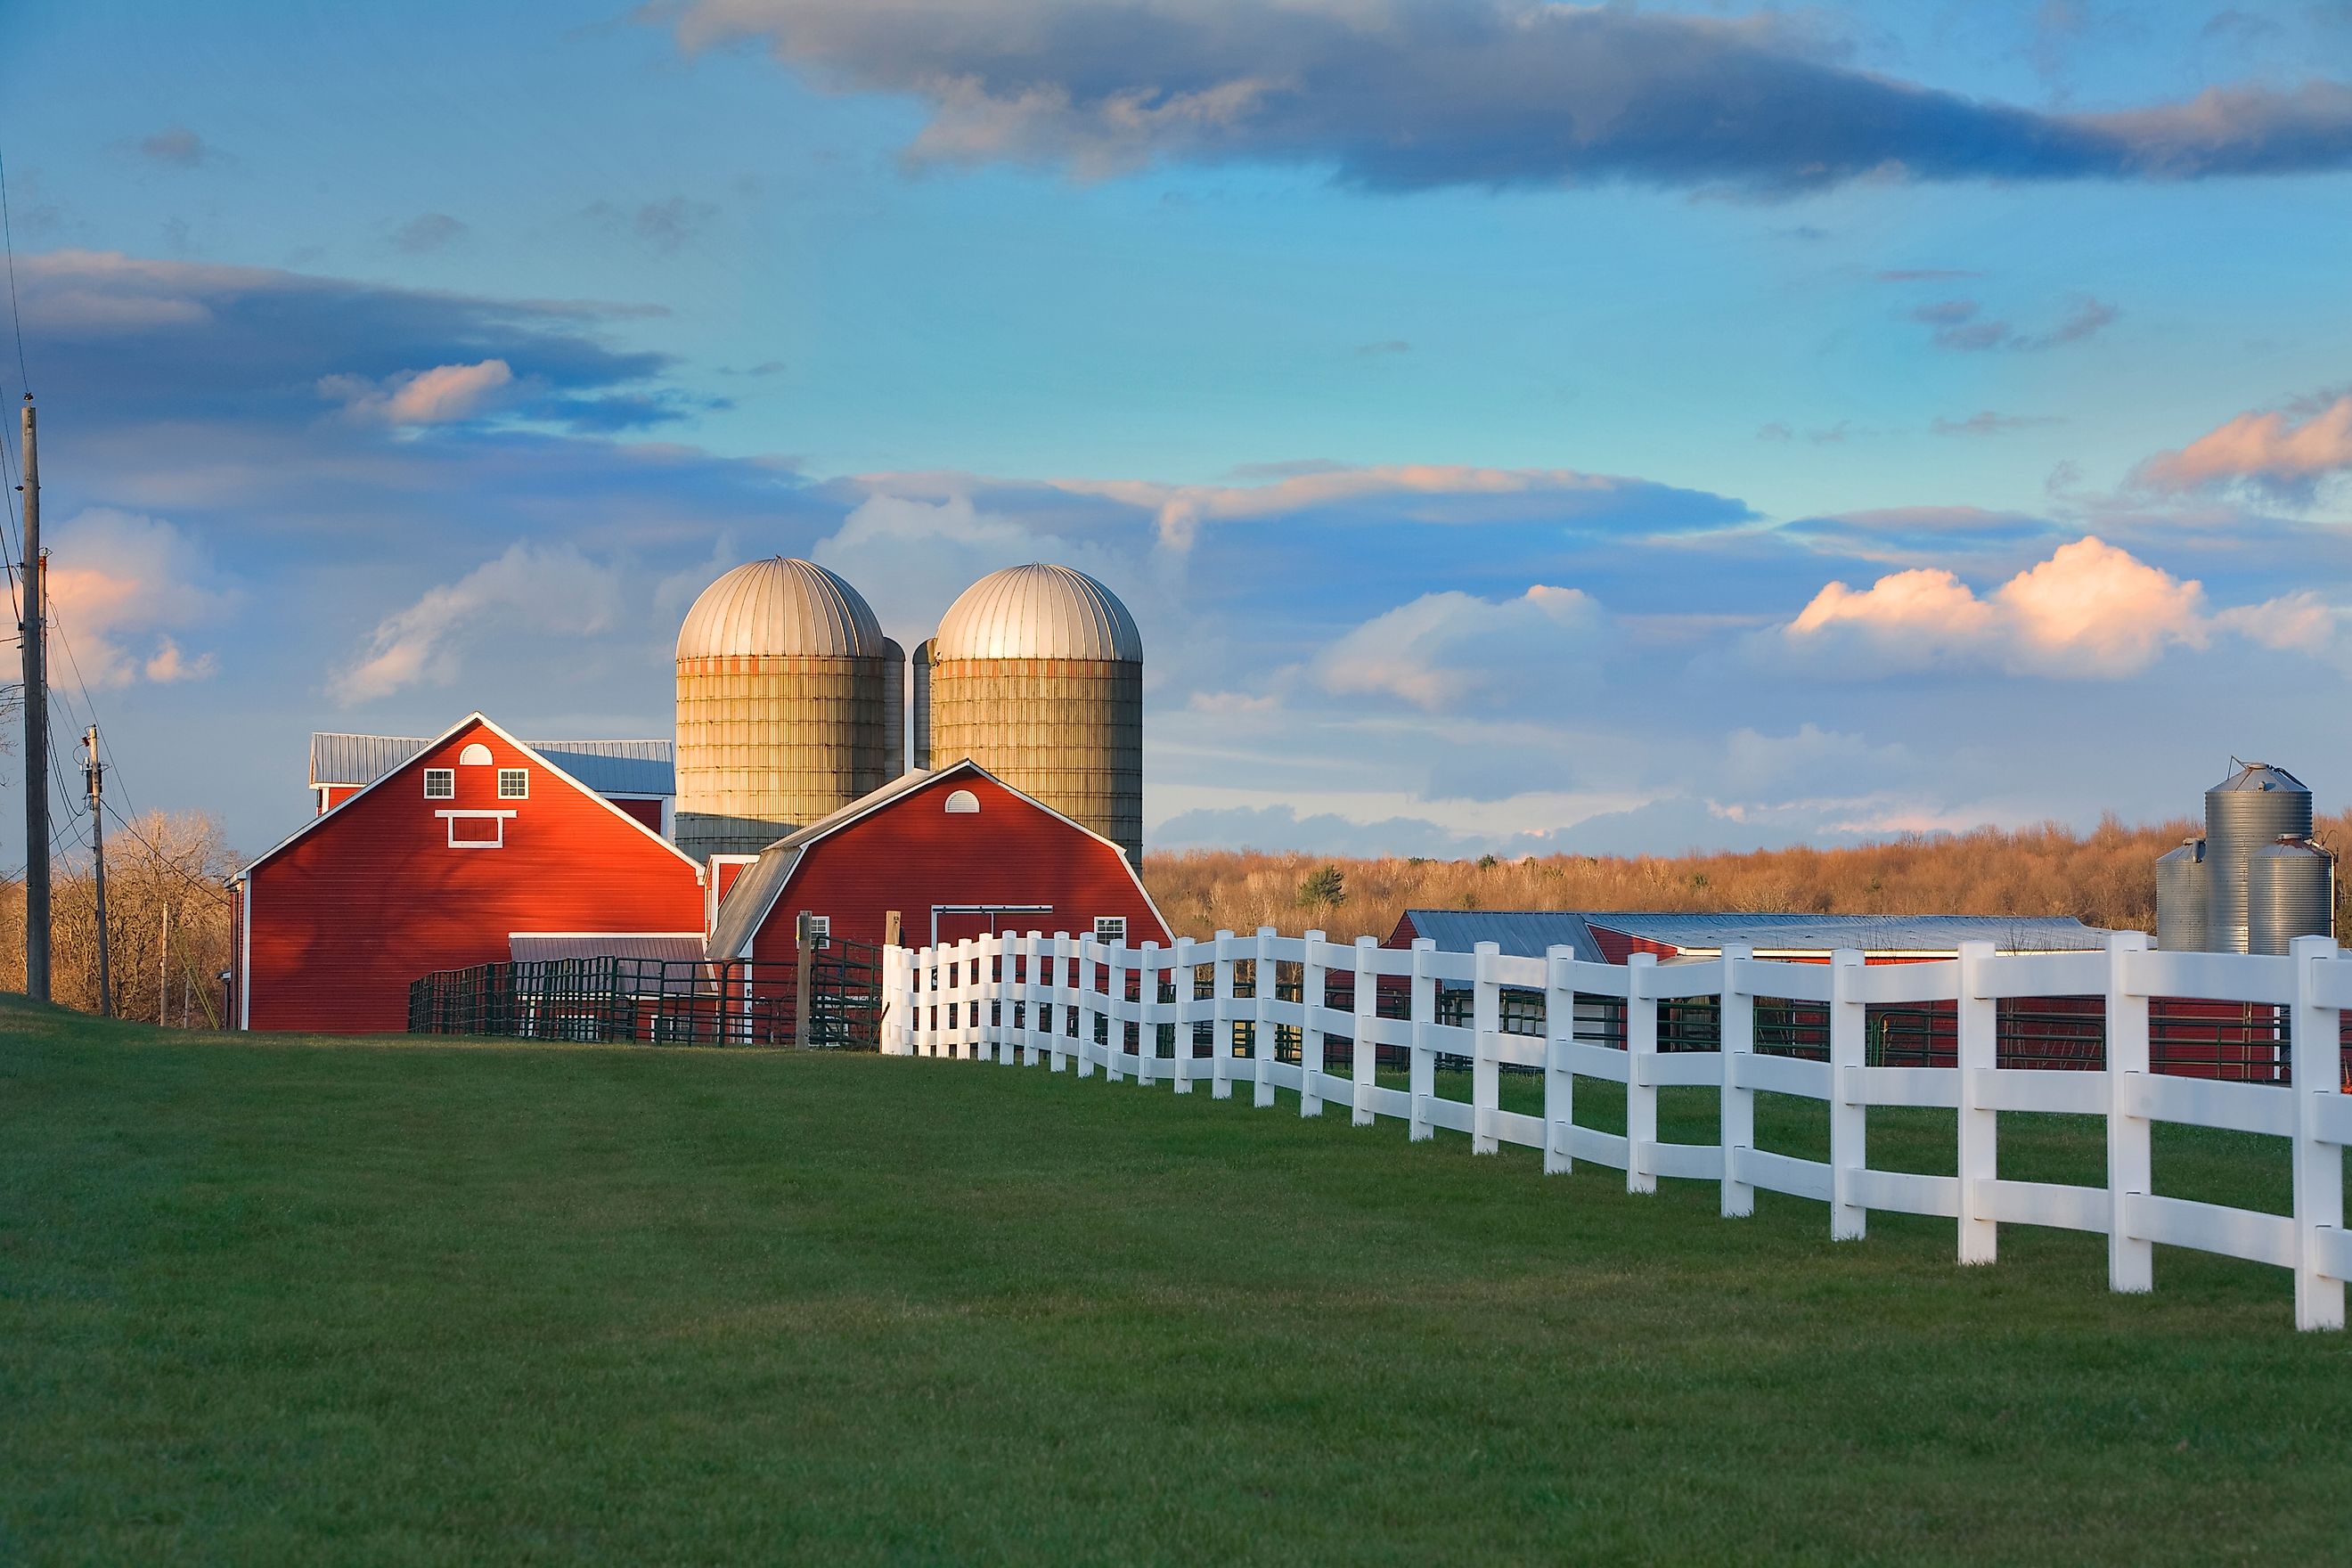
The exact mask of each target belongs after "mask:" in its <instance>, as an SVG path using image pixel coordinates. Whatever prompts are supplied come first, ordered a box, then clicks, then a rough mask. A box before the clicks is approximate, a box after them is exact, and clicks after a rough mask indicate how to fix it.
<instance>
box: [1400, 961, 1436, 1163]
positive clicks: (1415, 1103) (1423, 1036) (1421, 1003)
mask: <svg viewBox="0 0 2352 1568" xmlns="http://www.w3.org/2000/svg"><path fill="white" fill-rule="evenodd" d="M1435 952H1437V943H1436V942H1435V941H1434V940H1433V939H1432V938H1430V937H1425V936H1424V937H1420V938H1416V939H1415V940H1414V942H1413V944H1412V1081H1411V1082H1410V1083H1409V1084H1407V1085H1406V1089H1407V1091H1408V1097H1409V1098H1410V1099H1411V1100H1412V1122H1411V1129H1412V1131H1411V1133H1410V1135H1409V1136H1410V1139H1411V1141H1412V1142H1415V1143H1418V1142H1421V1141H1422V1140H1423V1139H1424V1138H1433V1137H1435V1136H1436V1135H1437V1129H1436V1128H1435V1127H1434V1126H1433V1125H1431V1123H1430V1120H1429V1102H1430V1101H1431V1100H1434V1099H1436V1098H1437V1036H1436V1034H1435V1033H1434V1031H1435V1029H1436V1026H1437V976H1436V975H1434V974H1433V973H1430V970H1431V967H1432V965H1433V963H1434V962H1435V960H1434V959H1433V956H1432V955H1433V954H1434V953H1435Z"/></svg>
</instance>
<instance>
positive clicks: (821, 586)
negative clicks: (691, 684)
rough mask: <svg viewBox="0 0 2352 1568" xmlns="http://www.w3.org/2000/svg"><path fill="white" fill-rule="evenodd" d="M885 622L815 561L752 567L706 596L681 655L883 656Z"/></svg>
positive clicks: (690, 617) (682, 632) (690, 616)
mask: <svg viewBox="0 0 2352 1568" xmlns="http://www.w3.org/2000/svg"><path fill="white" fill-rule="evenodd" d="M883 653H884V648H883V646H882V623H881V622H879V621H877V620H876V619H875V618H874V611H873V608H872V606H870V605H867V604H866V600H865V599H864V597H863V596H861V595H859V594H858V592H857V590H856V589H855V588H853V587H851V586H850V585H849V584H847V583H845V582H843V581H842V580H841V579H840V578H839V577H836V576H835V575H834V574H832V573H830V572H828V571H826V570H825V569H824V567H822V566H820V565H818V564H817V563H815V562H814V561H800V560H793V559H788V558H787V557H784V556H782V555H772V556H770V557H768V558H767V559H766V560H764V561H747V562H745V563H743V564H742V565H740V566H738V567H736V568H735V570H733V571H732V572H730V573H728V574H726V575H725V576H723V577H721V578H719V581H717V582H716V583H713V584H710V586H709V587H708V588H705V589H704V590H703V591H702V595H701V597H699V598H698V599H696V600H695V601H694V607H693V608H692V609H690V610H688V611H687V613H686V622H685V624H684V625H683V626H679V627H678V629H677V657H678V658H719V657H725V656H728V655H735V654H743V655H753V656H760V655H769V656H773V655H789V654H801V655H811V656H814V657H817V658H880V657H882V655H883Z"/></svg>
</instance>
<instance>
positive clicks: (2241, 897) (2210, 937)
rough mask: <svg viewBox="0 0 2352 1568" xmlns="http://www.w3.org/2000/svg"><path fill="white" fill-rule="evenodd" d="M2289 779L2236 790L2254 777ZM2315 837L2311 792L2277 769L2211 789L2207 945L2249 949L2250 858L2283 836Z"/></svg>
mask: <svg viewBox="0 0 2352 1568" xmlns="http://www.w3.org/2000/svg"><path fill="white" fill-rule="evenodd" d="M2259 777H2270V778H2276V779H2280V780H2284V781H2285V782H2284V783H2283V784H2280V785H2279V786H2278V787H2275V788H2269V789H2262V788H2243V787H2240V788H2232V787H2231V785H2232V784H2244V783H2245V782H2247V781H2248V780H2249V779H2250V778H2259ZM2308 837H2311V792H2310V791H2309V790H2307V789H2305V788H2304V787H2303V786H2302V785H2301V784H2297V783H2294V781H2293V778H2292V775H2289V774H2284V773H2279V772H2278V771H2277V770H2275V769H2266V768H2249V769H2245V770H2243V771H2242V772H2241V773H2237V774H2235V775H2233V776H2232V777H2231V780H2229V781H2228V782H2227V783H2224V784H2221V785H2220V786H2218V787H2216V788H2213V789H2209V790H2207V791H2206V792H2205V892H2206V913H2205V943H2206V946H2207V947H2208V948H2210V949H2211V950H2212V951H2214V952H2247V951H2248V947H2247V929H2246V862H2247V860H2248V859H2249V858H2251V857H2252V855H2253V853H2254V851H2256V850H2257V849H2263V848H2266V847H2269V846H2271V845H2273V844H2276V843H2277V842H2278V841H2279V840H2280V839H2282V838H2308Z"/></svg>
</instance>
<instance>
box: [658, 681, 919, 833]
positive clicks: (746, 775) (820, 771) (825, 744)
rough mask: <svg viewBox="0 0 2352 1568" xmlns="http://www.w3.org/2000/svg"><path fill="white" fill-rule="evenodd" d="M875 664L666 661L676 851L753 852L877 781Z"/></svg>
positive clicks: (880, 692)
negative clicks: (671, 666)
mask: <svg viewBox="0 0 2352 1568" xmlns="http://www.w3.org/2000/svg"><path fill="white" fill-rule="evenodd" d="M885 663H886V661H885V660H884V659H882V658H877V657H866V658H838V657H819V656H813V655H799V656H785V657H775V656H766V657H762V656H755V655H748V654H738V655H725V656H720V657H716V658H682V659H680V660H678V661H677V844H678V847H679V848H681V849H683V850H685V851H686V852H687V853H688V854H689V855H693V856H696V857H698V858H699V857H702V856H706V855H712V854H743V855H748V854H755V853H757V852H758V851H759V850H761V849H762V848H765V847H767V846H768V845H769V844H772V843H773V842H774V841H775V840H776V839H778V838H780V837H782V836H783V835H784V834H786V833H788V832H790V831H792V829H793V828H794V827H798V826H803V825H805V824H807V823H810V822H814V821H815V820H816V819H817V818H818V817H820V816H825V815H826V814H827V813H829V812H833V811H835V810H838V809H839V808H840V807H842V806H844V805H847V804H849V802H851V801H853V800H855V799H856V798H857V797H858V796H859V795H865V794H866V793H867V792H869V791H871V790H875V789H879V788H880V787H881V786H882V784H884V783H885V782H886V780H885V777H884V773H883V769H884V766H885V764H886V762H887V757H886V754H885V746H884V729H885V725H884V720H883V705H884V665H885Z"/></svg>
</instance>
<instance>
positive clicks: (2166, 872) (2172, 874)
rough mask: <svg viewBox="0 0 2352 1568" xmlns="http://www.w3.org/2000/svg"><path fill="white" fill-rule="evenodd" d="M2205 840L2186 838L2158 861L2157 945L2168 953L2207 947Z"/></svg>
mask: <svg viewBox="0 0 2352 1568" xmlns="http://www.w3.org/2000/svg"><path fill="white" fill-rule="evenodd" d="M2206 901H2207V890H2206V886H2205V841H2204V840H2203V839H2202V838H2184V839H2182V840H2181V841H2180V847H2179V848H2178V849H2175V850H2174V851H2172V853H2171V854H2169V855H2164V856H2160V857H2158V859H2157V862H2156V945H2157V946H2158V947H2160V948H2162V949H2164V951H2166V952H2200V951H2201V950H2202V949H2203V948H2204V946H2205V905H2206Z"/></svg>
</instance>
